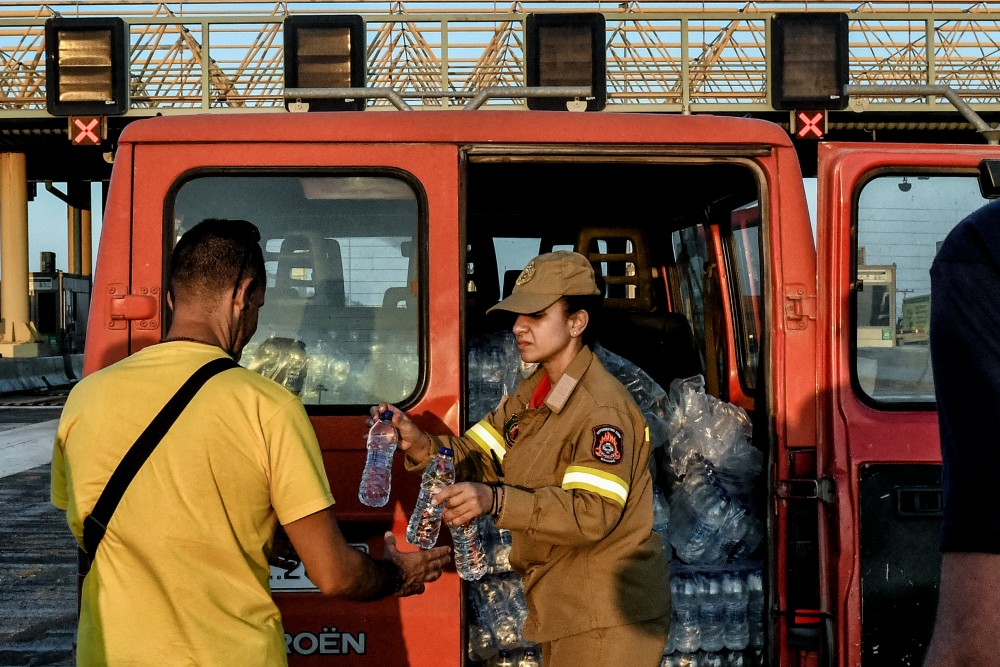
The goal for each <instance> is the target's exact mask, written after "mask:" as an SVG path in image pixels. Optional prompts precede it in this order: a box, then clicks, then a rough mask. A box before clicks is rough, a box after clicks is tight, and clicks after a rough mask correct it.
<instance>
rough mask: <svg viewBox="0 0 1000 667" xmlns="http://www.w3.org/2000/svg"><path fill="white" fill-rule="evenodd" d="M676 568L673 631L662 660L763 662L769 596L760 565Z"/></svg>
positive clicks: (747, 664) (677, 662)
mask: <svg viewBox="0 0 1000 667" xmlns="http://www.w3.org/2000/svg"><path fill="white" fill-rule="evenodd" d="M676 567H677V568H678V569H677V570H675V571H674V572H673V573H672V576H671V580H670V594H671V613H672V617H671V623H670V635H669V637H668V639H667V645H666V648H665V649H664V657H663V662H662V663H661V665H668V666H671V667H672V666H674V665H698V666H699V667H700V666H701V665H722V666H723V667H727V666H728V665H739V666H740V667H753V666H755V665H759V664H761V660H762V652H761V649H762V648H763V628H764V625H763V599H764V598H763V589H762V587H761V576H760V570H759V569H755V566H753V565H746V564H743V565H727V566H721V567H708V566H684V565H682V564H679V563H678V564H676ZM753 590H756V591H757V593H756V596H755V594H754V593H753V592H752V591H753ZM755 605H756V606H755ZM758 613H759V616H755V614H758Z"/></svg>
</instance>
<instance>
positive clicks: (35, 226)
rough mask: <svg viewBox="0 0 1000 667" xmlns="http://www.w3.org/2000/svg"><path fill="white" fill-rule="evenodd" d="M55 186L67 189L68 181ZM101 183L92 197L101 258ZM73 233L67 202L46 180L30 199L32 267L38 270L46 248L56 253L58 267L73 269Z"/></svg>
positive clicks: (29, 264)
mask: <svg viewBox="0 0 1000 667" xmlns="http://www.w3.org/2000/svg"><path fill="white" fill-rule="evenodd" d="M53 186H54V187H55V188H56V189H57V190H59V191H61V192H65V191H66V184H65V183H54V184H53ZM101 196H102V195H101V184H100V183H95V184H94V185H93V192H92V193H91V201H93V202H94V204H93V205H94V210H93V211H92V212H91V227H92V230H93V242H92V244H93V250H92V253H93V256H92V261H93V262H94V263H96V261H97V245H98V239H99V238H100V233H101V214H102V211H101V205H100V202H101ZM68 246H69V233H68V226H67V211H66V204H64V203H63V202H62V201H60V200H59V199H58V198H57V197H56V196H55V195H53V194H51V193H50V192H48V191H47V190H46V189H45V186H44V184H42V183H39V184H38V192H37V194H36V195H35V199H34V200H33V201H29V202H28V271H32V272H33V271H38V270H39V268H40V266H39V264H40V256H41V253H42V252H54V253H55V254H56V269H57V270H59V271H68V270H69V249H68Z"/></svg>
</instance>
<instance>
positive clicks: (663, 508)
mask: <svg viewBox="0 0 1000 667" xmlns="http://www.w3.org/2000/svg"><path fill="white" fill-rule="evenodd" d="M653 530H654V531H656V533H657V534H658V535H659V536H660V541H661V542H663V550H664V551H666V552H667V555H668V556H669V554H670V532H669V531H670V505H668V504H667V498H666V496H664V495H663V491H661V490H660V487H658V486H657V485H655V484H654V485H653Z"/></svg>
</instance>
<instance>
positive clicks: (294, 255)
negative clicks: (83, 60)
mask: <svg viewBox="0 0 1000 667" xmlns="http://www.w3.org/2000/svg"><path fill="white" fill-rule="evenodd" d="M419 210H420V207H419V206H418V195H417V192H416V191H415V190H414V188H413V186H411V185H410V184H409V183H408V182H407V181H405V180H403V179H402V178H398V177H395V176H383V175H356V174H351V175H344V174H332V175H316V174H307V175H289V174H279V175H258V174H248V175H236V176H234V175H231V174H227V175H218V176H211V175H209V176H200V177H198V178H195V179H192V180H189V181H187V182H185V183H184V184H183V185H181V186H180V187H179V188H178V190H177V194H176V197H175V199H174V202H173V225H174V232H175V233H174V238H179V237H180V236H181V235H182V234H183V233H184V231H185V230H186V229H189V228H190V227H192V226H193V225H195V224H197V223H198V222H200V221H201V220H204V219H205V218H242V219H246V220H249V221H250V222H253V223H254V224H255V225H257V226H258V227H259V228H260V232H261V247H262V248H263V250H264V261H265V270H266V272H267V293H266V295H265V303H264V307H263V308H262V309H261V312H260V320H259V324H258V328H257V333H256V334H255V335H254V337H253V339H252V340H251V341H250V343H249V345H247V347H246V349H245V350H244V353H243V358H242V359H241V361H240V363H241V364H243V365H244V366H247V367H248V368H251V369H253V370H256V371H258V372H260V373H261V374H263V375H266V376H268V377H271V378H272V379H274V380H276V381H278V382H280V383H282V384H284V385H285V386H287V387H288V388H289V389H290V390H292V391H293V392H295V393H297V394H298V395H299V397H300V398H301V399H302V402H303V403H305V404H306V405H364V406H366V407H367V406H369V405H371V404H372V403H375V402H378V401H386V400H388V401H392V402H396V403H401V402H405V401H406V400H407V399H408V398H409V397H411V396H412V395H413V394H414V393H415V391H416V390H417V387H418V385H419V373H420V364H419V349H418V348H419V345H418V344H419V326H418V323H419V322H420V319H421V318H420V315H419V313H420V310H419V304H420V303H421V298H420V294H419V289H418V275H419V271H418V266H419V265H420V258H419V257H418V248H419V247H420V244H419V243H417V242H416V241H417V234H418V226H419V225H418V219H419Z"/></svg>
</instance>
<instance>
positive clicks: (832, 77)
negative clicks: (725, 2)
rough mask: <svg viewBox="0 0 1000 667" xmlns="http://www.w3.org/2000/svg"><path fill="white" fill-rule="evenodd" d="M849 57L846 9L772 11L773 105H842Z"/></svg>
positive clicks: (779, 107)
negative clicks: (773, 12) (837, 10)
mask: <svg viewBox="0 0 1000 667" xmlns="http://www.w3.org/2000/svg"><path fill="white" fill-rule="evenodd" d="M848 57H849V55H848V21H847V14H844V13H840V12H807V13H788V12H786V13H779V14H775V16H774V18H773V19H772V20H771V81H770V84H771V106H773V107H774V108H775V109H784V110H791V109H844V108H846V107H847V103H848V97H847V95H846V94H845V93H844V89H845V87H846V86H847V83H848V76H849V71H848Z"/></svg>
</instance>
